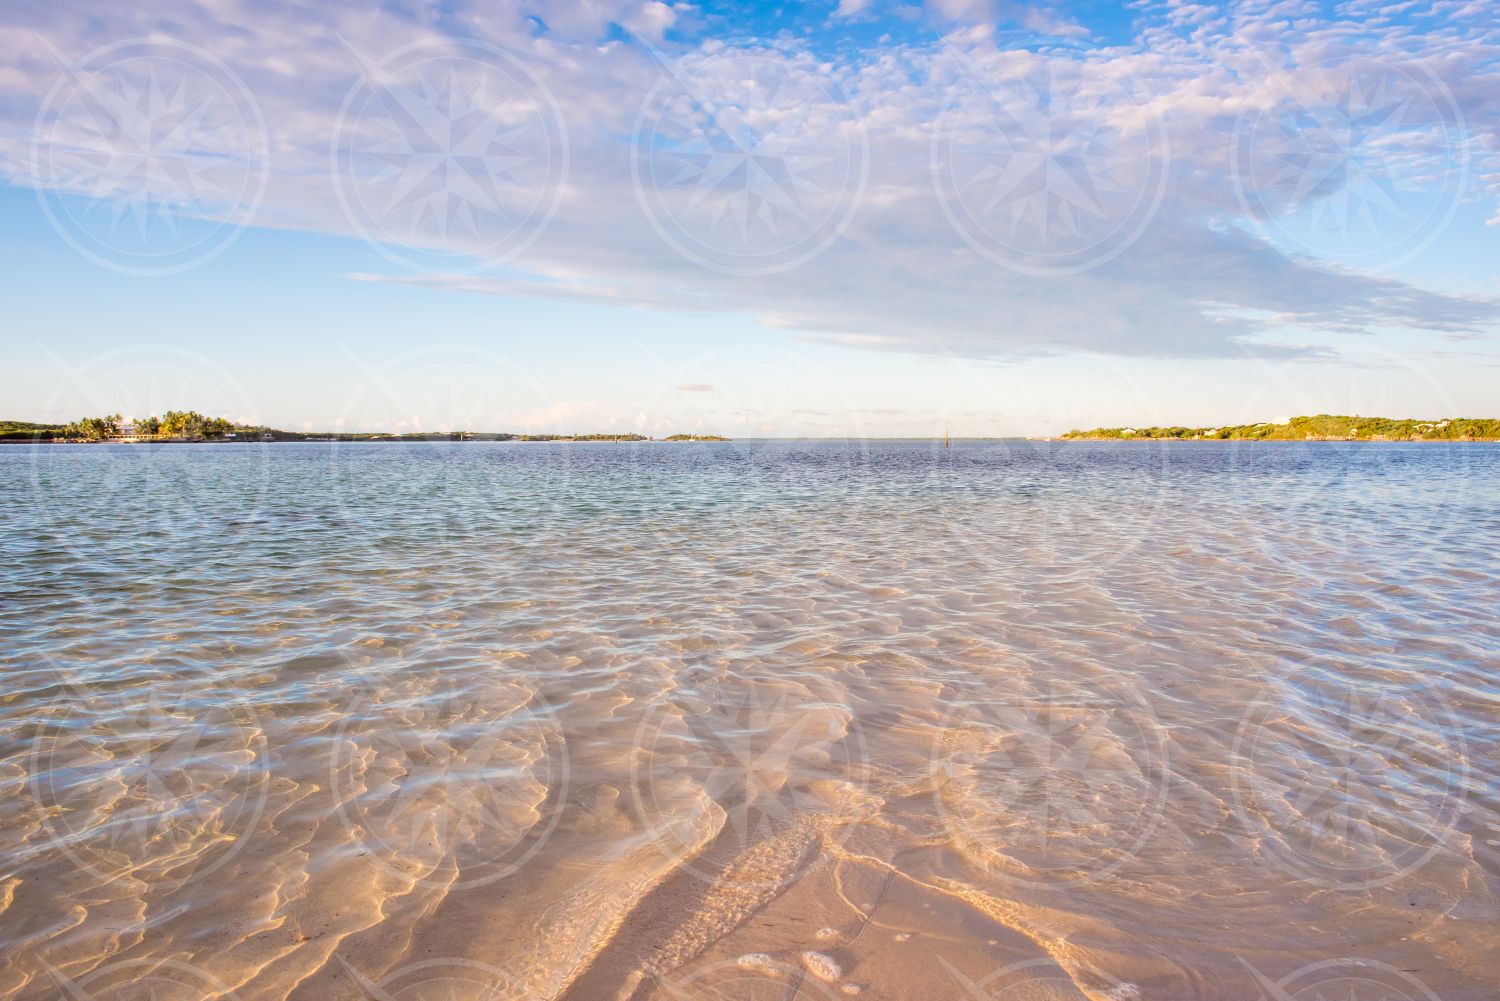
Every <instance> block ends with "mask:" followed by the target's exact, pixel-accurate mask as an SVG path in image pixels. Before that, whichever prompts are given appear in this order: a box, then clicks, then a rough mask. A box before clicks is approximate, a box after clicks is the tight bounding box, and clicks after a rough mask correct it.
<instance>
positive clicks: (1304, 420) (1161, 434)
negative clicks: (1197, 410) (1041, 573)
mask: <svg viewBox="0 0 1500 1001" xmlns="http://www.w3.org/2000/svg"><path fill="white" fill-rule="evenodd" d="M1063 437H1064V438H1118V439H1123V440H1132V439H1140V438H1177V439H1184V440H1190V441H1197V440H1205V439H1206V440H1214V439H1237V440H1249V441H1493V440H1497V439H1500V420H1496V419H1492V418H1469V417H1453V418H1448V419H1443V420H1415V419H1411V420H1397V419H1393V418H1390V417H1339V416H1335V415H1332V414H1319V415H1317V416H1316V417H1293V418H1292V419H1291V420H1289V421H1287V422H1286V423H1285V424H1274V423H1264V424H1238V425H1234V426H1232V427H1230V426H1226V427H1217V428H1189V427H1149V428H1094V429H1092V430H1089V431H1077V430H1074V431H1069V432H1068V433H1067V434H1065V435H1063Z"/></svg>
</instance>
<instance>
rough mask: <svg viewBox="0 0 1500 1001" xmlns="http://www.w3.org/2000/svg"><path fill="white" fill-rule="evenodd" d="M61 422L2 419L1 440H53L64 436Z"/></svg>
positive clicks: (0, 427) (0, 425)
mask: <svg viewBox="0 0 1500 1001" xmlns="http://www.w3.org/2000/svg"><path fill="white" fill-rule="evenodd" d="M62 433H63V425H61V424H32V423H29V422H27V421H0V441H51V440H52V439H53V438H60V437H62Z"/></svg>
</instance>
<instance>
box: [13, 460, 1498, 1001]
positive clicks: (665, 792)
mask: <svg viewBox="0 0 1500 1001" xmlns="http://www.w3.org/2000/svg"><path fill="white" fill-rule="evenodd" d="M0 501H3V504H4V510H5V511H6V512H7V513H8V514H7V524H6V531H5V533H4V534H3V538H0V595H3V599H0V670H3V672H4V687H3V690H0V997H3V998H16V999H33V998H36V999H41V998H47V999H51V998H56V997H59V996H65V997H70V998H73V999H77V998H82V997H88V998H97V999H103V998H115V997H117V996H118V997H122V998H135V997H140V998H148V997H150V998H157V999H160V1001H178V999H182V1001H189V999H202V998H209V997H235V998H240V999H245V1001H251V999H254V1001H261V999H267V1001H270V999H283V998H297V999H309V1001H311V999H316V1001H325V999H345V998H347V999H355V998H368V999H379V1001H386V999H391V998H396V999H401V1001H414V999H430V1001H439V999H441V1001H478V999H480V998H484V999H489V1001H502V999H504V1001H508V999H517V1001H519V999H526V1001H542V999H565V1001H595V999H606V1001H614V999H617V998H618V999H627V998H629V999H636V1001H644V999H653V1001H667V999H681V998H693V999H698V998H704V999H735V1001H750V999H777V1001H788V999H793V998H799V999H829V998H844V997H851V996H858V997H860V998H862V999H869V998H874V999H913V1001H915V999H924V1001H928V999H933V998H965V999H971V998H997V999H998V998H1017V999H1042V998H1071V999H1081V998H1082V999H1090V1001H1104V999H1108V1001H1125V999H1132V998H1141V999H1173V1001H1180V999H1244V998H1260V997H1264V998H1268V999H1276V1001H1283V999H1285V998H1298V999H1308V1001H1311V999H1313V998H1316V997H1323V998H1334V997H1337V998H1340V999H1343V998H1346V997H1347V998H1351V999H1355V998H1357V999H1366V998H1369V999H1374V998H1402V997H1406V998H1409V999H1411V1001H1421V999H1431V998H1434V997H1435V998H1441V999H1442V1001H1481V999H1485V1001H1490V999H1493V998H1494V997H1495V993H1494V992H1495V986H1496V984H1500V904H1497V895H1500V788H1497V787H1500V778H1497V775H1500V688H1497V682H1496V678H1497V677H1500V674H1497V669H1500V618H1497V616H1496V614H1495V610H1496V602H1497V598H1500V565H1497V561H1496V556H1495V554H1496V552H1497V550H1500V447H1496V446H1490V445H1453V446H1447V445H1437V444H1425V445H1421V446H1416V447H1413V446H1403V445H1379V444H1369V443H1361V444H1357V445H1347V446H1345V445H1339V444H1334V443H1327V444H1303V443H1288V444H1273V443H1236V442H1223V443H1213V442H1199V443H1191V444H1172V443H1161V444H1159V445H1158V444H1155V443H1139V442H1138V443H1133V444H1130V445H1125V446H1121V445H1117V444H1110V443H1087V442H1084V443H1048V442H1010V441H996V442H961V443H955V444H954V446H953V447H952V448H950V449H945V448H943V447H942V445H941V443H937V444H927V443H895V442H869V443H863V442H819V443H792V442H782V441H760V442H757V441H738V442H728V443H684V444H681V445H672V446H662V445H632V444H610V443H599V444H584V443H564V444H526V445H514V444H503V443H495V444H488V443H480V444H476V443H467V444H459V443H454V444H412V445H395V444H380V445H369V444H265V445H261V444H245V445H233V446H229V445H226V446H218V447H213V448H194V447H186V446H180V447H170V446H149V445H142V446H119V447H116V446H94V447H87V448H82V447H78V448H70V447H55V446H39V447H36V448H32V447H11V448H7V449H4V450H3V451H0Z"/></svg>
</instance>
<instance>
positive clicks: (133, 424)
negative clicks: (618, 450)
mask: <svg viewBox="0 0 1500 1001" xmlns="http://www.w3.org/2000/svg"><path fill="white" fill-rule="evenodd" d="M237 441H238V442H243V441H348V442H353V441H729V439H728V438H724V437H721V436H719V435H715V434H674V435H669V436H667V437H666V438H660V439H658V438H652V437H650V436H648V435H643V434H633V433H630V434H625V433H595V434H516V433H511V432H504V431H433V432H423V431H418V432H412V433H409V434H387V433H383V432H378V431H283V430H280V429H278V428H272V427H264V426H261V425H255V424H236V423H234V422H232V421H228V420H225V419H224V418H222V417H207V416H205V415H203V414H200V413H198V412H197V411H196V410H168V411H167V412H166V414H164V415H163V416H161V417H156V416H154V415H153V416H151V417H141V418H136V419H133V420H131V419H126V418H124V417H122V416H120V415H119V414H105V415H104V416H102V417H81V418H79V419H78V420H76V421H72V422H70V423H68V424H33V423H29V422H27V421H0V442H53V443H57V444H89V443H97V442H124V443H138V442H145V443H150V442H237Z"/></svg>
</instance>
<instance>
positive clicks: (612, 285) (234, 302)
mask: <svg viewBox="0 0 1500 1001" xmlns="http://www.w3.org/2000/svg"><path fill="white" fill-rule="evenodd" d="M121 6H122V8H123V7H125V6H126V5H121ZM128 8H129V9H114V8H112V7H108V6H105V5H100V4H92V5H90V4H81V3H68V2H63V3H49V4H45V5H43V4H22V5H20V6H19V7H17V8H15V9H14V10H13V11H12V12H11V13H10V14H9V15H8V16H7V19H6V20H7V23H6V24H5V25H3V26H0V36H3V38H0V40H3V42H4V51H5V52H6V53H7V54H6V55H5V56H4V57H3V58H4V63H3V64H0V119H3V124H0V179H3V186H0V218H3V219H4V220H5V225H4V226H3V227H0V255H3V260H4V262H5V267H4V268H3V269H0V294H3V296H4V301H5V304H6V305H5V314H4V315H5V322H4V324H3V325H0V349H3V351H4V356H5V359H6V362H5V365H4V367H3V369H0V390H3V396H4V401H5V402H4V413H3V416H5V417H10V418H16V419H35V420H54V419H66V418H71V417H76V416H79V415H80V414H83V413H90V412H97V411H101V410H120V411H123V412H125V413H126V414H127V415H139V414H143V413H146V412H149V411H156V412H160V411H161V410H163V409H166V408H167V407H184V406H186V407H193V408H196V409H200V410H204V411H207V412H213V413H216V414H223V415H225V416H230V417H233V418H237V419H245V420H253V421H257V422H265V423H271V424H275V425H278V426H284V427H306V428H335V427H345V428H365V429H401V430H411V429H423V430H446V429H453V428H465V427H467V428H474V429H486V430H502V429H520V430H546V431H563V432H567V431H592V430H639V431H644V432H647V433H670V432H672V431H678V430H706V431H717V432H721V433H728V434H735V435H741V436H744V435H751V434H767V435H801V434H809V435H928V434H941V433H942V431H943V429H945V428H952V429H954V430H955V431H956V432H958V433H964V434H986V435H988V434H1045V433H1051V432H1056V431H1059V430H1065V429H1066V428H1068V427H1073V426H1081V425H1091V424H1097V423H1109V424H1120V423H1129V424H1146V423H1154V422H1170V423H1178V422H1190V423H1204V424H1216V423H1227V422H1243V421H1256V420H1262V419H1273V418H1279V417H1285V416H1289V415H1291V414H1294V413H1300V412H1309V411H1312V412H1317V411H1340V412H1357V413H1389V414H1411V415H1423V416H1452V415H1457V414H1467V415H1481V414H1482V415H1492V414H1494V413H1497V412H1500V393H1496V392H1495V390H1494V388H1493V387H1494V385H1496V383H1497V380H1496V373H1497V371H1500V369H1497V365H1500V350H1497V347H1496V344H1495V340H1494V338H1495V332H1496V321H1497V318H1500V281H1497V279H1500V225H1496V223H1497V221H1500V205H1497V197H1496V196H1497V191H1500V137H1497V135H1496V131H1495V130H1496V122H1497V121H1500V25H1497V15H1496V13H1495V11H1494V9H1493V5H1491V4H1487V3H1481V2H1461V0H1460V2H1449V3H1440V4H1433V5H1427V6H1425V7H1421V8H1418V7H1410V6H1403V5H1379V4H1366V3H1343V4H1319V3H1236V4H1193V3H1185V2H1172V3H1166V4H1156V3H1146V2H1141V3H1131V4H1110V3H1080V4H1064V3H1057V4H1011V3H999V2H986V0H972V2H971V0H933V2H930V3H925V4H922V3H910V4H901V3H883V2H881V0H867V2H864V3H860V2H858V0H843V2H841V3H822V4H781V5H762V4H733V5H731V4H717V3H711V4H688V3H679V4H676V5H671V6H668V5H665V4H662V3H655V2H653V3H640V2H636V0H631V2H624V0H620V2H616V0H591V2H589V3H586V4H585V3H578V4H536V3H526V2H514V0H513V2H509V3H499V4H494V3H488V4H482V5H480V4H476V5H469V4H464V3H449V4H443V5H411V4H395V3H385V4H380V5H378V7H372V6H371V5H368V4H364V5H359V6H357V7H356V6H347V7H345V6H340V5H332V4H330V5H318V6H316V7H313V8H309V7H304V6H302V5H292V4H269V5H268V4H251V3H248V2H240V0H215V2H212V3H208V2H204V3H196V4H163V3H142V4H136V5H128Z"/></svg>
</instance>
